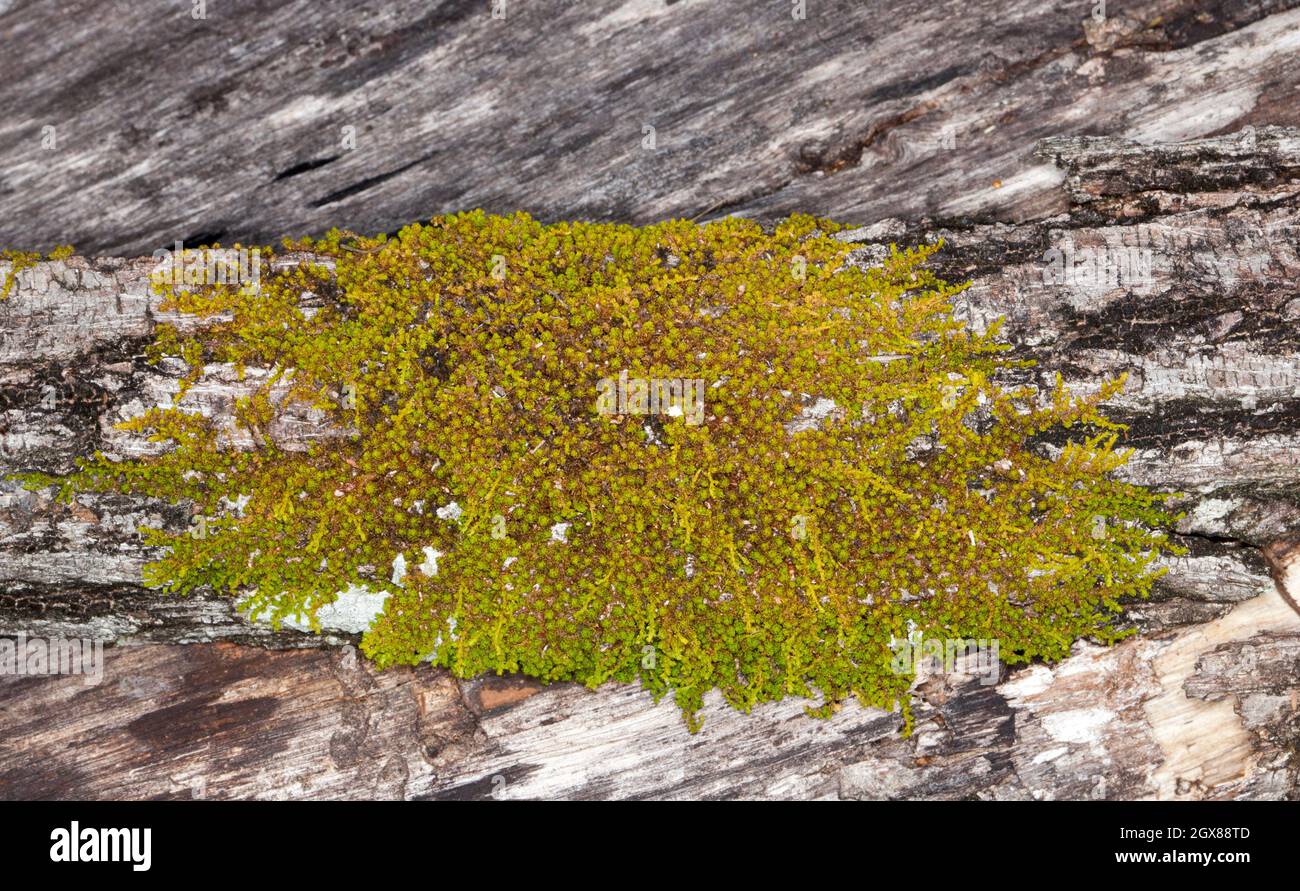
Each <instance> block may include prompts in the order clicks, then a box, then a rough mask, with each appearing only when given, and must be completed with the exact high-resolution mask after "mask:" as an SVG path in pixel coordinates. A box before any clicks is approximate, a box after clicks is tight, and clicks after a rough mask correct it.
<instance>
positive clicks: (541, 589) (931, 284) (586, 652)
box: [67, 212, 1170, 719]
mask: <svg viewBox="0 0 1300 891" xmlns="http://www.w3.org/2000/svg"><path fill="white" fill-rule="evenodd" d="M837 228H838V227H837V226H835V225H834V224H832V223H828V222H827V221H823V220H816V219H813V218H811V217H804V216H798V217H793V218H791V219H790V220H788V221H786V222H784V223H782V224H780V225H779V226H777V227H776V228H775V230H774V231H771V232H764V231H763V230H762V229H761V228H760V227H759V226H758V225H755V224H754V223H751V222H747V221H744V220H736V219H729V220H724V221H721V222H717V223H713V224H709V225H705V226H700V225H696V224H694V223H690V222H681V221H675V222H668V223H663V224H660V225H655V226H649V227H645V228H634V227H630V226H620V225H606V224H588V223H559V224H555V225H549V226H547V225H542V224H540V223H538V222H536V221H534V220H532V219H530V218H529V217H527V216H525V215H522V214H520V215H515V216H511V217H496V216H489V215H486V214H484V213H481V212H474V213H465V214H460V215H455V216H447V217H441V218H437V219H435V220H433V221H432V222H431V223H430V224H428V225H413V226H410V227H408V228H406V229H403V230H402V231H401V232H400V233H399V234H398V235H397V236H396V237H394V238H384V237H380V238H373V239H372V238H359V237H356V236H351V235H345V234H344V233H340V232H332V233H330V234H329V235H327V236H326V237H325V238H323V239H321V240H317V241H313V240H304V241H300V242H296V243H289V242H286V247H287V248H292V249H294V250H301V251H309V252H311V253H313V254H315V255H316V256H317V259H316V260H315V261H313V262H308V263H299V264H291V265H289V266H288V267H287V268H284V269H282V270H279V271H276V272H274V273H268V274H266V275H264V277H263V280H262V282H261V286H260V288H258V289H256V290H254V289H252V288H239V287H237V286H230V285H217V286H206V287H199V288H185V287H175V288H173V286H170V285H164V286H161V287H164V288H165V290H167V292H168V296H167V302H166V306H165V308H169V309H179V310H183V311H186V312H190V313H196V314H199V315H202V316H206V317H209V320H210V324H209V325H208V326H207V327H206V329H205V331H204V333H203V334H202V335H201V336H198V337H188V336H181V335H179V334H178V333H177V332H176V331H174V330H172V329H169V328H166V327H164V328H162V330H161V331H160V333H159V338H158V341H157V344H156V345H155V350H154V354H155V356H161V355H164V354H169V355H175V356H181V357H183V358H185V359H186V361H187V362H189V363H190V365H191V366H192V368H193V372H194V375H196V376H197V375H198V374H199V373H200V372H201V370H202V365H203V363H205V362H206V363H232V364H233V365H235V366H236V367H239V368H244V367H253V366H261V367H271V368H274V369H275V374H274V376H273V380H272V381H268V382H267V383H266V384H265V385H263V386H260V387H259V388H258V389H257V391H256V393H255V394H254V395H253V396H251V397H249V398H246V399H244V400H242V401H241V403H240V405H239V406H238V411H237V415H238V418H239V421H240V424H241V425H242V426H244V427H245V428H247V429H248V430H249V431H251V432H252V433H253V439H254V441H255V442H256V443H257V444H258V445H257V446H256V448H254V449H253V450H251V451H233V450H229V449H225V448H222V447H220V446H219V444H218V440H217V432H216V431H215V430H214V429H213V428H212V426H211V425H210V424H209V423H208V422H207V421H205V420H204V419H202V418H200V417H199V416H198V415H197V414H195V413H191V411H190V410H187V406H186V403H185V400H184V399H181V400H179V401H178V403H177V405H176V407H174V408H168V409H155V410H152V411H150V412H148V413H146V414H145V415H143V416H141V417H139V418H137V419H135V420H133V421H131V422H129V423H128V424H126V425H125V426H126V427H128V428H130V429H134V430H141V431H144V430H149V431H152V433H153V435H154V437H155V438H156V439H159V440H168V439H170V440H175V441H176V443H177V446H176V448H175V449H174V450H172V451H171V452H170V453H168V454H166V455H163V456H161V457H158V458H151V459H147V460H139V461H126V462H120V463H119V462H115V461H111V460H108V459H106V458H104V457H103V456H97V457H96V458H95V459H93V460H90V461H88V462H86V463H85V465H84V466H83V468H82V470H81V471H80V472H79V473H78V474H76V475H75V476H74V477H73V478H71V479H70V480H69V481H68V484H69V485H68V490H67V491H69V492H75V491H81V490H112V491H119V492H143V493H149V494H155V495H162V496H164V497H166V498H169V499H176V500H180V499H190V500H192V501H193V502H194V504H195V505H196V512H197V516H201V517H203V518H204V519H203V520H202V521H196V530H197V531H195V532H192V533H191V534H185V533H180V534H172V533H165V532H161V531H150V532H149V533H148V540H149V541H150V542H151V543H152V544H156V545H162V546H165V547H166V548H167V550H166V551H165V552H163V555H162V556H161V557H160V558H159V559H158V560H157V561H156V562H154V563H152V564H150V565H149V567H148V568H147V577H146V578H147V581H148V583H149V584H151V585H156V586H159V587H162V588H165V589H167V590H171V591H178V592H185V591H190V590H193V589H194V588H196V587H198V586H202V585H211V586H213V587H215V588H216V589H218V590H222V591H227V592H230V593H232V594H235V593H238V594H241V595H243V596H245V597H246V598H247V601H246V602H247V605H248V606H249V608H251V609H253V610H258V611H268V612H269V614H270V615H271V616H273V617H275V618H276V619H281V618H284V617H287V616H291V615H294V614H297V613H299V612H305V613H307V614H312V615H314V613H315V611H316V609H318V608H319V607H320V606H321V605H322V604H325V603H328V602H330V601H332V600H333V599H334V597H335V592H338V591H340V590H343V589H345V588H347V587H348V586H349V585H350V584H362V585H367V586H369V587H370V588H371V589H372V590H382V591H387V592H390V594H391V596H390V597H389V599H388V602H387V607H386V609H385V611H384V613H383V614H382V615H381V616H380V617H379V618H378V619H377V620H376V621H375V623H374V625H373V626H372V628H371V630H370V631H369V632H368V633H367V634H366V635H365V638H364V640H363V644H362V647H363V650H364V651H365V652H366V653H367V654H368V655H370V656H371V657H373V658H374V659H375V660H376V661H377V662H378V663H380V664H381V665H392V664H396V663H417V662H419V661H421V660H432V661H433V662H434V663H436V664H438V665H444V666H447V667H449V668H450V669H451V670H452V671H453V672H455V673H456V674H458V675H461V676H468V675H473V674H476V673H479V672H484V671H496V672H503V671H520V672H524V673H526V674H529V675H532V676H534V677H537V678H540V679H542V680H546V681H551V680H559V679H574V680H578V681H581V682H583V683H586V684H589V685H592V686H595V685H597V684H600V683H602V682H604V681H607V680H611V679H613V680H622V681H633V680H637V679H639V680H640V682H641V683H642V684H644V685H645V686H646V687H648V688H650V689H651V690H653V691H655V692H656V693H657V694H658V693H663V692H667V691H672V692H673V694H674V696H675V698H676V701H677V703H678V704H679V705H680V706H681V708H682V710H683V711H684V712H685V713H686V715H687V717H688V719H693V716H694V715H695V713H696V712H697V710H698V709H699V707H700V705H701V697H702V696H703V694H704V693H705V692H707V691H708V690H710V689H713V688H717V689H719V690H721V692H722V694H723V695H724V696H725V697H726V699H727V700H728V701H729V702H730V703H732V704H733V705H735V706H736V707H737V708H741V709H748V708H749V707H750V706H752V705H754V704H755V703H758V702H763V701H767V700H775V699H780V698H782V697H785V696H791V695H794V696H809V697H821V698H822V699H823V700H824V705H823V707H822V708H821V709H820V710H819V713H827V712H828V711H829V710H830V709H831V708H833V707H834V704H835V703H838V702H840V701H842V700H843V699H845V698H846V697H849V696H857V697H858V698H859V699H860V700H861V701H862V702H864V703H867V704H870V705H877V706H883V707H886V708H889V707H895V706H897V705H899V704H902V705H903V706H904V709H906V702H905V699H906V696H905V694H906V690H907V687H908V684H909V681H910V678H909V677H907V676H904V675H900V674H896V673H895V672H894V671H892V670H891V668H890V657H891V650H890V644H891V641H894V640H898V639H902V638H905V637H906V636H907V634H908V632H909V629H910V628H917V629H921V630H922V631H923V632H924V634H925V635H926V636H927V637H939V638H962V639H970V638H978V639H997V640H998V641H999V645H1000V651H1001V654H1002V656H1003V658H1004V660H1006V661H1008V662H1012V663H1015V662H1023V661H1026V660H1030V659H1034V658H1040V657H1041V658H1047V659H1057V658H1060V657H1062V656H1064V655H1066V654H1067V652H1068V650H1069V647H1070V645H1071V643H1072V642H1073V641H1075V640H1077V639H1079V638H1082V637H1093V638H1101V639H1112V638H1113V637H1114V636H1115V632H1114V631H1113V624H1112V623H1113V619H1114V617H1115V614H1116V612H1117V611H1118V609H1119V606H1118V601H1119V600H1120V599H1121V598H1126V597H1134V596H1144V595H1146V593H1147V592H1148V590H1149V588H1150V585H1151V583H1152V580H1153V579H1154V577H1155V575H1156V574H1157V573H1156V572H1154V571H1153V568H1152V561H1153V560H1154V558H1155V556H1156V555H1157V553H1158V552H1159V551H1161V550H1167V549H1169V547H1170V546H1169V545H1168V543H1167V542H1166V539H1165V536H1164V535H1163V534H1161V533H1159V532H1158V531H1157V530H1158V529H1159V528H1161V527H1163V526H1165V525H1167V523H1168V522H1169V520H1170V517H1169V516H1168V515H1167V514H1166V513H1165V511H1164V509H1163V507H1162V504H1163V499H1162V498H1161V497H1159V496H1156V495H1153V494H1150V493H1148V492H1146V491H1144V490H1142V489H1140V488H1137V487H1134V486H1132V485H1128V484H1125V483H1122V482H1119V481H1117V480H1116V479H1114V478H1113V476H1112V474H1111V472H1112V471H1113V470H1114V469H1115V468H1116V467H1117V466H1118V465H1120V464H1122V463H1123V462H1124V460H1125V458H1126V455H1125V454H1123V453H1121V452H1117V451H1113V450H1112V447H1113V446H1114V445H1115V442H1116V435H1117V432H1118V430H1119V428H1117V427H1115V426H1114V425H1112V424H1110V423H1108V422H1107V421H1106V420H1105V419H1104V418H1103V417H1102V415H1101V414H1099V412H1098V409H1097V406H1098V404H1099V403H1100V402H1101V401H1103V400H1104V399H1106V398H1107V397H1109V396H1110V395H1113V394H1114V393H1115V392H1116V390H1117V388H1118V387H1119V386H1120V382H1119V381H1113V382H1110V383H1108V384H1106V385H1105V386H1104V387H1102V388H1101V390H1100V392H1098V393H1097V394H1095V395H1093V396H1091V397H1088V398H1076V397H1073V396H1071V395H1070V394H1068V393H1067V392H1065V391H1064V389H1063V388H1061V387H1060V384H1059V381H1058V384H1057V388H1056V390H1055V392H1047V393H1039V392H1038V391H1037V389H1036V388H1014V387H1009V386H1007V385H1005V384H1003V383H1000V381H1001V380H1003V379H1005V372H1006V371H1008V370H1009V369H1011V368H1013V367H1019V366H1021V365H1023V363H1017V362H1014V361H1012V360H1010V359H1009V358H1008V357H1007V355H1006V347H1005V346H1004V345H1002V344H1000V343H999V342H998V340H997V332H996V330H994V331H990V332H987V333H984V334H977V333H974V332H972V331H970V330H968V329H967V328H966V327H964V326H963V325H962V324H961V323H959V322H958V321H956V320H954V318H953V315H952V309H951V297H952V296H953V294H955V293H956V292H958V291H960V290H961V287H960V286H952V285H949V284H946V283H944V282H941V281H939V280H937V279H936V278H935V277H934V276H933V275H932V274H931V273H930V272H928V271H926V269H925V268H924V267H923V262H924V260H925V259H926V258H927V257H928V256H929V255H930V254H931V253H932V252H933V251H934V250H935V249H936V248H935V247H932V246H931V247H924V248H919V249H916V250H910V251H897V250H895V251H894V252H893V253H892V255H891V256H890V257H889V258H888V259H887V260H886V261H885V262H884V263H883V266H881V267H880V268H876V269H871V270H869V271H864V270H861V269H857V268H852V267H848V266H846V264H845V256H846V254H847V253H848V252H849V251H850V249H851V247H850V246H849V245H846V244H844V243H842V242H840V241H838V240H835V239H834V238H831V237H829V233H831V232H833V231H835V230H836V229H837ZM264 268H266V269H269V264H266V263H264ZM304 292H311V293H312V294H313V295H315V300H314V302H315V303H316V304H317V308H315V309H314V310H305V309H304V308H303V300H302V297H303V294H304ZM309 302H311V301H309ZM219 314H224V316H221V317H219ZM624 371H625V372H627V374H628V376H629V377H631V378H641V379H653V378H659V379H683V378H685V379H700V380H702V381H703V382H704V387H705V390H704V392H705V400H706V401H705V406H704V414H703V423H701V424H698V425H696V424H692V423H688V420H689V419H688V418H685V417H670V416H664V415H660V416H655V417H650V416H639V415H627V416H617V415H615V416H611V415H607V414H601V413H599V412H597V410H596V402H597V396H598V386H599V381H601V380H602V379H606V378H617V377H618V376H619V374H620V373H621V372H624ZM273 384H274V386H275V387H277V388H279V389H275V390H273ZM812 398H820V399H831V400H834V402H835V404H836V405H837V406H839V407H840V410H839V411H837V412H832V413H831V414H830V415H829V416H827V417H826V418H825V419H824V420H823V421H822V422H821V423H820V424H819V425H818V426H817V427H815V428H814V429H805V430H802V431H799V432H793V433H792V432H789V431H788V430H787V428H786V425H787V424H788V422H790V421H791V420H792V419H794V418H796V417H797V416H798V415H799V414H800V411H801V408H802V407H804V406H805V405H806V404H807V403H808V401H809V400H810V399H812ZM293 403H308V404H310V405H314V406H316V407H317V408H319V409H321V410H323V411H325V412H327V413H328V414H329V415H330V416H332V418H333V421H334V422H335V424H336V425H337V426H338V427H340V428H344V429H346V430H348V431H349V435H347V436H345V437H344V438H341V439H337V440H333V441H329V442H320V443H317V444H314V445H312V446H311V447H310V448H309V449H307V450H306V451H290V450H288V449H287V448H285V447H283V444H276V443H275V442H274V441H273V440H274V437H273V436H272V435H271V428H272V425H273V422H274V421H275V420H276V418H277V417H279V416H281V415H282V414H283V413H284V412H285V411H286V409H287V407H288V406H290V405H291V404H293ZM1062 427H1067V428H1070V430H1071V432H1072V433H1074V434H1076V436H1075V439H1074V441H1073V442H1072V443H1071V444H1070V445H1069V446H1068V447H1066V448H1065V449H1064V450H1063V451H1060V452H1059V453H1054V454H1052V455H1049V454H1048V453H1046V451H1045V450H1044V449H1043V448H1042V447H1038V446H1035V445H1034V442H1035V441H1037V439H1039V438H1041V434H1044V433H1048V432H1050V431H1059V430H1060V429H1061V428H1062ZM647 428H648V429H647ZM240 494H244V495H250V496H251V501H249V503H248V504H247V506H246V507H245V508H244V509H243V511H242V514H241V515H238V516H235V515H232V514H231V513H230V512H229V511H228V510H227V509H226V507H225V505H224V504H223V502H222V499H223V498H224V497H230V498H234V497H236V496H238V495H240ZM453 501H455V502H457V504H458V505H460V506H461V508H462V509H463V513H462V514H461V515H460V516H459V517H458V518H456V519H451V518H440V517H439V516H438V515H437V513H436V510H437V508H439V507H440V506H443V505H447V504H449V503H450V502H453ZM444 513H447V512H444ZM1097 517H1101V518H1103V520H1102V521H1100V523H1099V522H1098V521H1097V520H1096V518H1097ZM561 522H563V523H568V524H569V526H568V527H567V534H566V535H558V534H555V532H554V526H555V524H557V523H561ZM1099 529H1100V530H1101V531H1100V534H1098V530H1099ZM561 538H567V541H562V540H557V539H561ZM426 548H432V549H435V550H436V551H438V552H440V553H441V556H440V558H439V559H438V560H437V573H436V574H433V575H425V574H424V573H423V572H421V571H420V569H419V567H420V566H421V564H425V563H426V559H427V553H428V552H427V551H426V550H425V549H426ZM397 554H401V555H403V558H404V560H405V564H406V567H407V571H406V575H405V578H404V579H402V581H401V583H400V584H394V583H393V582H392V581H391V578H390V576H391V574H392V568H391V567H392V563H393V560H394V557H395V555H397Z"/></svg>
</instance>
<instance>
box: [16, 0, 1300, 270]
mask: <svg viewBox="0 0 1300 891" xmlns="http://www.w3.org/2000/svg"><path fill="white" fill-rule="evenodd" d="M1094 5H1095V3H1094V2H1088V0H1076V2H1068V3H1042V2H1040V0H972V2H966V3H962V4H961V5H960V6H959V7H953V6H949V5H946V4H935V3H928V2H923V0H886V2H873V3H862V2H858V0H810V2H807V3H806V4H805V9H806V18H805V19H803V20H796V19H795V18H794V17H793V15H792V13H793V9H792V4H791V3H789V2H771V3H761V4H755V3H751V2H746V0H710V2H686V0H683V2H669V0H592V2H584V3H567V2H563V0H528V2H508V3H506V5H505V10H506V13H505V17H504V18H502V19H496V18H493V4H492V3H491V2H489V0H442V2H439V3H437V4H435V5H432V6H431V5H430V4H428V3H425V2H419V0H396V2H389V3H385V4H383V5H382V6H378V7H374V8H367V10H366V11H365V12H364V14H362V13H357V12H356V11H355V10H353V9H352V8H350V7H346V6H338V7H333V8H331V7H322V6H321V5H320V4H319V3H315V2H311V0H296V2H290V3H275V2H268V0H249V2H241V3H238V4H235V3H208V4H207V18H206V19H204V20H202V21H196V20H194V19H193V18H192V17H191V4H188V3H157V4H150V3H133V4H129V5H128V6H126V7H123V8H121V9H118V10H115V12H114V19H113V27H112V28H106V27H103V23H102V22H100V21H98V20H97V19H96V18H95V17H93V16H78V15H72V14H64V15H60V16H59V17H58V19H57V23H54V22H51V21H50V20H49V18H48V15H49V14H48V11H47V8H46V7H43V6H41V5H40V4H14V5H10V6H8V7H7V8H6V10H5V11H4V12H3V13H0V32H2V33H3V44H4V47H5V54H4V59H3V60H2V61H0V76H3V80H4V83H5V85H6V86H5V90H4V91H3V92H2V93H0V121H2V122H3V123H2V124H0V162H3V163H0V171H2V173H0V201H2V202H3V206H4V210H5V213H3V214H0V245H4V246H7V247H30V248H43V249H49V248H52V247H53V246H54V245H56V244H62V243H65V242H69V241H70V242H72V243H73V244H76V245H77V246H78V247H80V248H81V249H82V250H83V251H85V252H87V253H90V254H117V255H125V256H133V255H142V254H148V253H149V252H150V251H152V250H154V249H156V248H160V247H170V246H171V244H172V242H174V241H175V240H177V239H183V240H185V241H186V242H200V241H204V240H211V239H220V240H221V241H223V242H225V243H230V242H233V241H236V240H242V241H244V242H245V243H250V242H252V243H265V242H268V241H270V240H273V239H278V238H279V237H280V236H282V235H285V234H305V233H308V232H313V231H324V230H325V229H328V228H329V227H331V226H336V225H337V226H341V227H345V228H351V229H354V230H358V231H365V232H383V231H390V230H393V229H395V228H397V227H399V226H401V225H403V224H405V223H407V222H409V221H411V220H416V219H424V218H427V217H428V216H430V215H431V214H434V213H438V212H443V211H449V210H460V209H463V208H468V207H476V206H482V207H484V208H486V209H488V210H492V211H498V212H512V211H514V210H518V209H523V210H527V211H529V212H531V213H534V214H535V215H537V216H539V217H542V218H546V219H571V218H593V219H614V220H621V221H628V222H650V221H654V220H658V219H662V218H665V217H670V216H685V217H696V216H701V215H708V214H710V213H712V214H720V213H724V212H733V211H736V212H743V213H746V214H751V215H760V216H768V217H771V216H783V215H786V214H788V213H790V212H793V211H799V212H816V213H819V214H824V215H827V216H833V217H836V218H840V219H845V220H849V221H859V222H862V223H872V222H875V221H877V220H881V219H885V218H889V217H898V218H902V219H919V218H920V217H922V216H926V215H930V216H943V217H951V216H961V215H971V214H977V215H981V216H984V217H990V218H998V219H1011V220H1021V219H1026V218H1031V217H1037V216H1043V215H1045V213H1050V212H1052V209H1053V208H1054V209H1062V208H1063V207H1064V204H1063V202H1062V196H1061V194H1060V192H1059V191H1058V190H1057V189H1056V187H1055V184H1056V181H1057V180H1058V179H1059V175H1058V174H1057V173H1056V172H1055V171H1054V170H1053V169H1052V167H1051V166H1050V165H1049V164H1044V163H1042V160H1041V159H1039V158H1036V157H1035V156H1034V154H1033V147H1034V144H1035V142H1036V141H1037V140H1038V139H1041V138H1044V137H1048V136H1053V135H1057V134H1062V133H1090V134H1095V135H1127V136H1130V137H1134V138H1138V139H1140V140H1143V141H1169V140H1179V139H1186V138H1190V137H1195V136H1205V135H1210V134H1213V133H1216V132H1226V131H1230V130H1237V129H1240V128H1241V127H1243V126H1245V125H1247V124H1254V125H1256V126H1260V125H1263V124H1268V123H1272V124H1284V125H1292V126H1296V125H1300V106H1297V103H1296V102H1295V90H1296V87H1297V85H1300V66H1298V65H1297V64H1296V61H1295V60H1296V56H1297V50H1298V49H1300V44H1298V43H1297V37H1296V34H1297V33H1300V10H1295V9H1292V8H1291V7H1293V6H1295V2H1294V0H1253V2H1232V0H1228V2H1217V0H1216V2H1205V0H1130V2H1123V3H1118V2H1112V3H1111V4H1109V10H1108V17H1107V18H1106V19H1105V21H1096V20H1094V18H1093V16H1092V9H1093V7H1094ZM46 127H53V128H54V130H53V131H48V130H45V129H44V128H46ZM645 127H654V128H655V131H654V133H655V142H654V147H653V148H648V147H643V146H644V145H645V143H644V142H643V141H644V140H645V137H646V135H647V134H646V133H645V132H644V130H643V128H645ZM344 128H352V130H351V131H350V132H351V134H352V136H353V137H354V138H355V148H352V149H349V148H347V147H346V145H347V144H352V143H346V144H345V137H346V136H347V135H348V133H345V131H344ZM51 135H52V136H53V139H54V143H53V147H52V148H47V147H45V146H47V145H48V144H49V143H48V139H49V137H50V136H51ZM43 139H45V140H46V141H45V142H43Z"/></svg>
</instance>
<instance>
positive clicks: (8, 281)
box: [0, 244, 75, 302]
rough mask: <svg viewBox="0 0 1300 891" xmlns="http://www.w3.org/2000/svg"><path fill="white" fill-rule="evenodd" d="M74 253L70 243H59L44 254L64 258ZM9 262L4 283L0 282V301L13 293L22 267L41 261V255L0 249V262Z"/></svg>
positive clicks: (49, 256)
mask: <svg viewBox="0 0 1300 891" xmlns="http://www.w3.org/2000/svg"><path fill="white" fill-rule="evenodd" d="M73 253H75V251H74V250H73V247H72V245H70V244H64V245H59V246H58V247H56V248H55V249H54V250H52V251H50V253H49V254H48V255H46V257H45V259H46V260H66V259H67V258H68V257H71V256H72V255H73ZM5 262H7V263H9V264H10V266H9V274H8V275H7V276H5V280H4V284H0V302H3V301H5V300H8V299H9V296H10V295H11V294H13V291H14V287H15V286H16V285H17V284H18V273H20V272H22V271H23V270H24V269H31V268H32V267H33V266H35V265H36V264H37V263H39V262H41V255H40V253H39V252H36V251H14V250H4V251H0V263H5Z"/></svg>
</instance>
